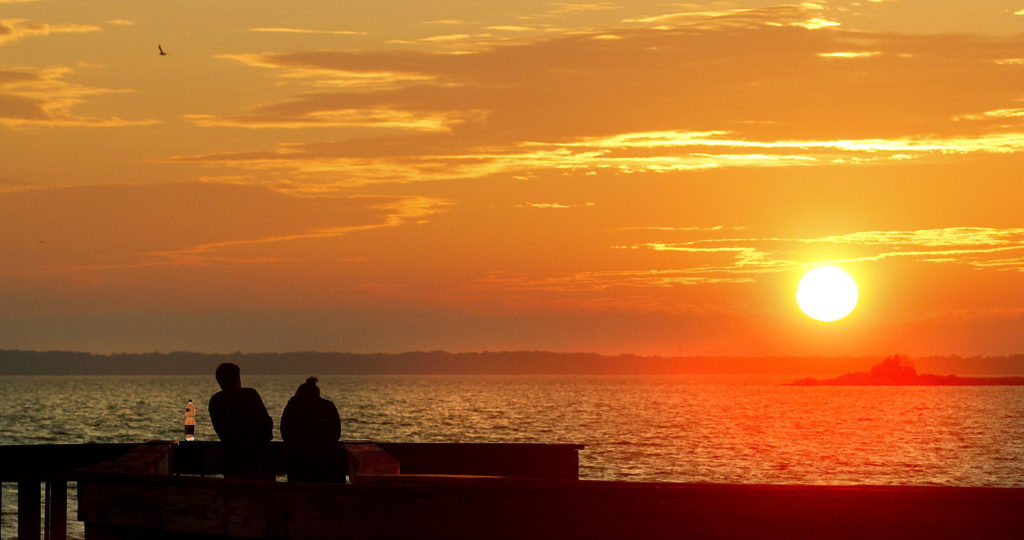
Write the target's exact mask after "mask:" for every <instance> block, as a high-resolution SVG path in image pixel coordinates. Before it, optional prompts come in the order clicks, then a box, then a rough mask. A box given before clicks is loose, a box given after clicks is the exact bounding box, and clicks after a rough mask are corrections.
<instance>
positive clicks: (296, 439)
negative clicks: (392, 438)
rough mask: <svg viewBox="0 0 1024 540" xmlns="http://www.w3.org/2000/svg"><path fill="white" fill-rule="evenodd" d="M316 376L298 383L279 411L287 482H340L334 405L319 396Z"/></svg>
mask: <svg viewBox="0 0 1024 540" xmlns="http://www.w3.org/2000/svg"><path fill="white" fill-rule="evenodd" d="M316 383H317V378H316V377H310V378H308V379H306V382H304V383H302V384H300V385H299V388H298V390H296V391H295V395H294V396H292V398H291V399H289V400H288V405H286V406H285V408H284V413H282V414H281V438H282V439H284V445H285V451H286V452H287V454H286V456H287V457H286V459H287V468H288V481H289V482H344V481H345V462H344V460H342V453H341V451H340V449H339V448H338V439H339V438H340V437H341V419H340V418H339V417H338V408H337V407H335V406H334V403H332V402H331V401H330V400H327V399H324V398H322V397H320V388H319V387H318V386H317V385H316Z"/></svg>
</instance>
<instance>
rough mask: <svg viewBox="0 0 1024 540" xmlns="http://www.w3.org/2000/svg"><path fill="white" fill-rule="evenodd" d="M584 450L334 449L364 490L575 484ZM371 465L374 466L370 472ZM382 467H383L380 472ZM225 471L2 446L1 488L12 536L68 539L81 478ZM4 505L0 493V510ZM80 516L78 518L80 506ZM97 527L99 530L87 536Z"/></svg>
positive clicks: (207, 456)
mask: <svg viewBox="0 0 1024 540" xmlns="http://www.w3.org/2000/svg"><path fill="white" fill-rule="evenodd" d="M582 448H583V447H582V446H580V445H572V444H554V445H550V444H507V443H466V444H461V443H458V444H456V443H371V442H360V441H356V442H347V443H339V452H345V453H347V454H348V462H349V473H348V475H349V478H350V479H351V481H352V482H364V483H369V482H373V481H374V479H375V478H377V477H379V476H381V475H385V474H391V473H395V474H397V473H398V471H399V463H400V464H401V466H400V468H401V469H402V470H403V471H404V473H405V474H406V475H423V474H433V475H449V476H458V475H473V476H503V477H513V476H519V477H537V478H548V479H576V478H577V475H578V470H579V458H578V451H579V450H580V449H582ZM396 456H397V457H396ZM271 461H272V466H273V468H274V469H275V471H276V472H277V473H278V474H284V473H285V466H284V448H283V444H282V443H280V442H274V443H271ZM371 462H374V463H377V464H378V466H376V468H374V467H373V466H371V465H370V463H371ZM384 463H386V464H388V465H386V466H384V465H380V464H384ZM76 471H77V472H76ZM223 471H224V462H223V448H222V446H221V444H220V443H219V442H188V443H177V442H159V441H158V442H153V443H147V444H139V443H119V444H42V445H11V446H0V482H4V483H16V484H17V508H18V512H17V531H18V538H19V539H21V540H35V539H39V538H45V540H59V539H64V538H66V536H67V530H68V527H67V523H68V483H69V481H73V480H76V479H78V478H80V477H85V478H90V479H93V478H98V477H102V478H108V477H117V478H122V479H123V478H126V477H131V478H134V479H136V480H138V479H140V478H150V479H154V478H155V479H157V480H159V481H161V482H162V481H165V480H166V479H167V478H168V477H173V476H179V477H181V476H185V477H193V478H191V479H190V478H183V480H184V481H186V482H188V481H192V480H195V481H199V482H201V483H202V482H204V481H206V480H211V481H213V482H214V484H213V485H215V486H216V485H219V483H220V482H222V481H223V480H221V479H215V478H204V477H212V476H217V475H220V474H222V473H223ZM112 475H113V476H112ZM194 477H198V478H194ZM378 480H379V479H378ZM228 482H231V481H228ZM79 490H80V491H81V490H82V488H81V487H80V488H79ZM86 490H88V487H86ZM2 501H3V500H2V490H0V506H2ZM87 502H88V501H87ZM119 505H120V506H124V504H123V503H119ZM41 509H43V510H42V511H41ZM93 510H95V509H93ZM93 510H90V509H88V508H87V509H86V511H85V515H87V516H93V515H95V512H94V511H93ZM79 514H80V515H82V514H83V511H82V508H81V505H80V508H79ZM97 527H101V526H99V525H97V526H94V527H93V528H94V529H96V528H97ZM87 528H88V527H87ZM0 535H2V529H0ZM94 536H95V535H94ZM143 538H144V536H143Z"/></svg>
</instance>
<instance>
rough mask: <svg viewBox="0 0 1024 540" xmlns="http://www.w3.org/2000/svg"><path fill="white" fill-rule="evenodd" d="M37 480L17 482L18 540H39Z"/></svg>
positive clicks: (38, 493)
mask: <svg viewBox="0 0 1024 540" xmlns="http://www.w3.org/2000/svg"><path fill="white" fill-rule="evenodd" d="M39 495H40V492H39V480H38V479H36V480H21V481H19V482H18V539H19V540H39Z"/></svg>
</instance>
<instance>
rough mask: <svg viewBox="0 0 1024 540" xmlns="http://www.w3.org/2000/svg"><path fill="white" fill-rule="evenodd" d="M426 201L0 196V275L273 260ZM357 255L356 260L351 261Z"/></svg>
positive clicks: (214, 193) (417, 217)
mask: <svg viewBox="0 0 1024 540" xmlns="http://www.w3.org/2000/svg"><path fill="white" fill-rule="evenodd" d="M447 205H448V202H447V201H445V200H442V199H437V198H429V197H415V196H409V197H401V196H369V195H363V196H351V197H324V196H320V197H314V196H308V195H307V196H295V195H287V194H284V193H281V192H278V191H273V190H270V189H267V188H262V187H256V186H244V185H237V184H235V185H232V184H215V183H190V184H157V185H100V186H83V187H75V188H56V189H37V190H22V191H17V192H7V193H0V213H2V214H3V215H4V216H5V217H6V218H8V219H9V220H10V222H9V225H8V227H7V230H6V233H7V234H4V235H3V236H2V237H0V248H2V249H3V251H4V252H5V253H7V254H8V255H9V257H5V259H4V262H2V263H0V275H5V276H9V277H10V276H22V277H26V278H30V277H31V276H33V275H36V274H39V273H62V274H68V273H81V272H97V271H104V270H117V269H129V268H158V267H179V266H210V265H217V264H230V265H235V264H246V265H249V264H276V263H283V262H288V261H294V260H295V259H296V257H302V256H308V252H305V251H300V252H296V251H294V250H292V249H291V248H290V246H292V245H294V244H296V243H301V242H306V243H308V242H322V241H330V240H333V239H338V238H342V237H346V236H350V235H354V234H358V233H362V232H367V231H372V230H378V229H386V228H395V227H401V226H404V225H408V224H413V223H418V222H422V221H424V220H426V219H429V218H430V216H432V215H434V214H437V213H439V212H443V211H444V210H445V208H446V206H447ZM353 256H355V255H353Z"/></svg>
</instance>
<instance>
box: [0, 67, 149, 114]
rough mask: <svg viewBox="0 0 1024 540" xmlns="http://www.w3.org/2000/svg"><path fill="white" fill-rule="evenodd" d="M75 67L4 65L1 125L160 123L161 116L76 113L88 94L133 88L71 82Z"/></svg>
mask: <svg viewBox="0 0 1024 540" xmlns="http://www.w3.org/2000/svg"><path fill="white" fill-rule="evenodd" d="M74 73H75V70H74V69H72V68H70V67H67V66H52V67H47V68H41V69H36V68H24V67H3V66H0V126H6V127H13V128H28V127H71V126H73V127H121V126H138V125H149V124H155V123H158V121H157V120H125V119H122V118H119V117H116V116H113V117H107V118H99V117H91V116H82V115H78V114H75V112H74V109H75V107H76V106H78V105H80V104H82V103H84V102H85V101H86V97H88V96H93V95H98V94H110V93H124V92H132V90H123V89H111V88H98V87H92V86H86V85H81V84H76V83H72V82H68V81H67V80H66V78H67V77H69V76H71V75H73V74H74Z"/></svg>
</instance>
